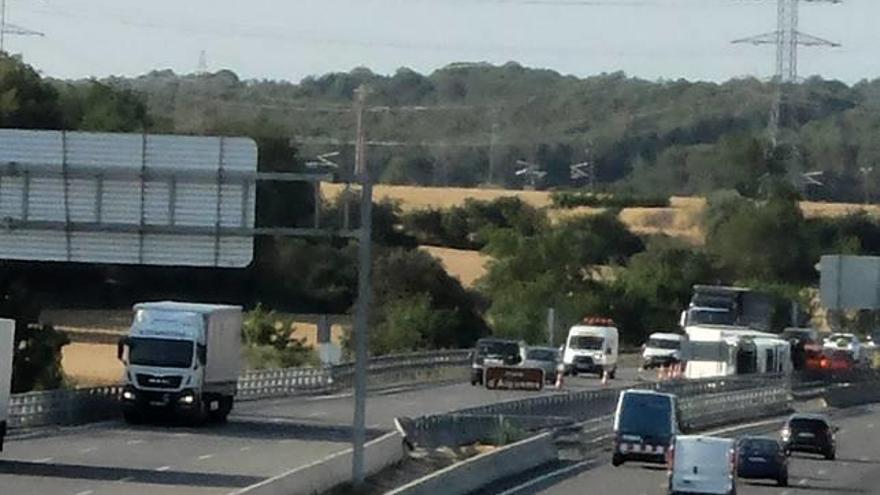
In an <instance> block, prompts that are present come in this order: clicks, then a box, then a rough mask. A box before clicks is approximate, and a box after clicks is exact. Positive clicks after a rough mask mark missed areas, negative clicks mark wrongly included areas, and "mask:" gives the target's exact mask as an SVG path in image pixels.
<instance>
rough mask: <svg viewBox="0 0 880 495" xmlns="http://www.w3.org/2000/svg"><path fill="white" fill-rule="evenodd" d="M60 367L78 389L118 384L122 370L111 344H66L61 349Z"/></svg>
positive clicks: (114, 348)
mask: <svg viewBox="0 0 880 495" xmlns="http://www.w3.org/2000/svg"><path fill="white" fill-rule="evenodd" d="M61 366H62V367H63V368H64V373H65V374H66V375H67V376H68V377H69V378H70V379H71V380H72V381H73V382H74V383H75V384H76V386H78V387H94V386H99V385H112V384H116V383H120V382H121V381H122V373H123V370H124V369H123V366H122V363H120V362H119V360H117V359H116V346H115V345H112V344H86V343H79V342H73V343H71V344H68V345H66V346H64V348H63V349H62V358H61Z"/></svg>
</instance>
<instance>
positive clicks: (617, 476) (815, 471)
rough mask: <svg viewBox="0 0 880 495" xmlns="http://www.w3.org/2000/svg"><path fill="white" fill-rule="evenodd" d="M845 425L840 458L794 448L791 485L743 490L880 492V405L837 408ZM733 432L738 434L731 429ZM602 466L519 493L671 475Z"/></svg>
mask: <svg viewBox="0 0 880 495" xmlns="http://www.w3.org/2000/svg"><path fill="white" fill-rule="evenodd" d="M832 418H833V419H834V422H835V424H836V425H838V426H840V428H841V430H840V432H839V433H838V434H837V446H838V448H837V460H836V461H826V460H824V459H822V458H821V457H820V456H812V455H806V454H803V455H802V454H794V455H793V456H792V458H791V461H790V462H791V464H790V467H789V469H790V473H789V477H790V478H789V483H790V486H789V487H787V488H781V487H777V486H776V485H775V483H772V482H752V481H749V480H740V481H739V483H738V485H737V492H738V493H739V494H740V495H758V494H761V495H763V494H774V495H794V494H798V493H803V494H844V493H864V494H877V493H880V406H868V407H861V408H855V409H849V410H844V411H837V412H834V413H832ZM781 424H782V423H781V422H774V423H770V424H764V425H762V426H760V427H756V428H753V429H751V431H750V433H761V434H776V433H777V432H778V431H779V429H780V427H781ZM728 436H735V434H731V435H728ZM597 462H599V463H601V464H600V465H599V466H598V467H596V468H594V469H591V470H587V471H583V472H581V473H580V474H577V475H574V476H572V477H569V478H567V479H565V480H563V481H559V482H556V483H555V484H553V485H551V486H544V487H541V484H540V483H538V484H536V485H535V486H536V488H534V489H525V490H518V491H516V492H515V493H516V494H517V495H525V494H536V493H537V494H544V495H575V494H576V495H583V494H587V493H596V494H619V495H664V494H666V487H667V477H666V476H667V475H666V469H665V468H664V467H663V466H651V465H647V464H638V463H632V464H625V465H624V466H622V467H619V468H614V467H611V466H610V465H609V464H608V463H607V459H597Z"/></svg>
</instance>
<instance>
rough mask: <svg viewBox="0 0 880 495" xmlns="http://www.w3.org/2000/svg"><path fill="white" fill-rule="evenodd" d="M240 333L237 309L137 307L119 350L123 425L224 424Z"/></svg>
mask: <svg viewBox="0 0 880 495" xmlns="http://www.w3.org/2000/svg"><path fill="white" fill-rule="evenodd" d="M241 328H242V308H241V307H240V306H226V305H214V304H194V303H185V302H173V301H164V302H151V303H140V304H136V305H135V306H134V321H133V322H132V325H131V330H130V332H129V334H128V335H127V336H125V337H123V338H122V339H121V340H120V342H119V348H118V357H119V359H120V360H121V361H122V362H123V363H124V364H125V378H124V383H125V388H124V390H123V393H122V399H123V415H124V417H125V420H126V421H127V422H129V423H140V422H144V421H149V420H152V419H154V418H158V417H159V416H172V417H176V418H181V419H185V420H187V421H189V422H191V423H202V422H204V421H206V420H213V421H218V422H222V421H225V420H226V417H227V416H228V415H229V413H230V411H232V406H233V402H234V399H235V394H236V389H237V385H238V375H239V368H240V355H241Z"/></svg>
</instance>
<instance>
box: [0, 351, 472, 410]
mask: <svg viewBox="0 0 880 495" xmlns="http://www.w3.org/2000/svg"><path fill="white" fill-rule="evenodd" d="M469 355H470V350H452V351H435V352H417V353H409V354H400V355H392V356H381V357H376V358H372V359H371V360H370V363H369V366H368V368H367V370H368V373H369V376H368V380H369V383H370V386H371V387H383V386H393V385H397V384H411V383H430V382H432V381H439V380H445V379H452V378H456V379H457V378H461V379H463V378H464V376H465V375H466V373H467V372H468V366H469V364H470V360H469ZM353 374H354V365H353V364H351V363H344V364H340V365H336V366H327V367H322V368H287V369H280V370H250V371H247V372H245V373H244V374H242V376H241V377H240V378H239V381H238V399H243V400H257V399H266V398H273V397H288V396H294V395H308V394H321V393H329V392H338V391H342V390H347V389H349V388H350V387H351V383H352V379H353ZM121 394H122V387H121V386H111V387H95V388H82V389H71V390H49V391H43V392H28V393H24V394H13V395H12V397H11V400H10V404H9V427H10V428H23V427H34V426H47V425H72V424H82V423H88V422H92V421H101V420H104V419H110V418H114V417H117V416H118V415H119V408H118V407H117V405H118V402H119V399H120V396H121Z"/></svg>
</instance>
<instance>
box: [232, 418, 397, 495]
mask: <svg viewBox="0 0 880 495" xmlns="http://www.w3.org/2000/svg"><path fill="white" fill-rule="evenodd" d="M351 455H352V451H351V449H346V450H344V451H342V452H337V453H335V454H332V455H330V456H327V457H325V458H323V459H321V460H318V461H315V462H313V463H311V464H307V465H305V466H302V467H298V468H296V469H293V470H291V471H288V472H286V473H283V474H280V475H278V476H275V477H272V478H269V479H267V480H265V481H263V482H261V483H258V484H256V485H252V486H249V487H247V488H244V489H242V490H239V491H237V492H233V494H234V495H314V494H316V493H323V492H326V491H328V490H330V489H331V488H334V487H336V486H339V485H342V484H345V483H347V482H348V481H349V480H350V479H351ZM404 455H405V452H404V448H403V437H402V436H401V435H400V433H399V432H393V433H388V434H386V435H383V436H381V437H379V438H377V439H375V440H373V441H371V442H367V444H366V446H365V447H364V469H365V471H366V473H367V475H368V476H370V475H373V474H376V473H378V472H379V471H381V470H383V469H385V468H387V467H389V466H392V465H394V464H397V463H398V462H400V461H402V460H403V457H404Z"/></svg>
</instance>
